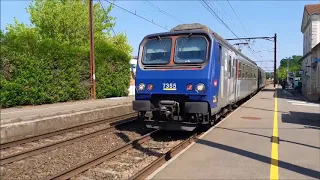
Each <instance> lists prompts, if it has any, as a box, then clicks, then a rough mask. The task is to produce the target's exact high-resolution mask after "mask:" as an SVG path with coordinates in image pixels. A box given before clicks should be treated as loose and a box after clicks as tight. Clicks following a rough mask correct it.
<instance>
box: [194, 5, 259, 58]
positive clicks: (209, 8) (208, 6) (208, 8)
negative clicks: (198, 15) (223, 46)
mask: <svg viewBox="0 0 320 180" xmlns="http://www.w3.org/2000/svg"><path fill="white" fill-rule="evenodd" d="M200 3H201V4H202V6H203V7H204V8H206V9H207V10H208V11H209V12H210V14H212V15H213V16H214V17H215V18H216V19H218V20H219V21H220V22H221V23H222V24H223V25H224V26H225V27H226V28H227V29H229V31H230V32H231V33H232V34H233V35H234V36H236V37H237V38H239V37H238V35H237V34H236V33H235V32H234V31H233V30H232V29H231V28H230V27H229V26H228V25H227V24H226V23H225V22H224V21H223V20H222V19H221V18H220V17H219V16H218V14H217V13H216V12H215V11H214V10H213V9H212V8H211V7H210V5H209V4H208V3H207V2H206V1H205V0H202V1H200ZM240 41H241V40H240ZM246 47H247V46H246ZM247 48H248V50H249V51H250V52H251V53H252V54H253V55H254V56H255V57H256V58H257V59H259V58H258V57H257V56H256V54H254V53H253V52H252V49H251V48H250V47H247Z"/></svg>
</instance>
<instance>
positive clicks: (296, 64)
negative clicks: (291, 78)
mask: <svg viewBox="0 0 320 180" xmlns="http://www.w3.org/2000/svg"><path fill="white" fill-rule="evenodd" d="M301 58H302V56H297V55H293V56H292V57H286V58H284V59H282V60H281V61H280V66H279V68H278V69H277V74H278V77H279V79H285V78H286V77H287V73H288V71H289V72H294V73H295V74H296V75H298V74H299V70H300V69H301ZM288 64H289V69H288Z"/></svg>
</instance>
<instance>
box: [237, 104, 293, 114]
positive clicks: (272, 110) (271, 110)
mask: <svg viewBox="0 0 320 180" xmlns="http://www.w3.org/2000/svg"><path fill="white" fill-rule="evenodd" d="M241 108H248V109H257V110H262V111H270V112H274V109H264V108H256V107H250V106H241ZM277 112H280V113H288V112H284V111H277Z"/></svg>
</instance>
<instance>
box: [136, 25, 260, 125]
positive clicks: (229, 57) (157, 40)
mask: <svg viewBox="0 0 320 180" xmlns="http://www.w3.org/2000/svg"><path fill="white" fill-rule="evenodd" d="M135 85H136V92H135V100H134V101H133V102H132V103H133V110H135V111H137V112H139V116H140V117H141V118H143V119H144V121H145V122H146V125H147V127H149V128H163V129H167V130H187V131H192V130H193V129H195V128H196V127H197V126H199V125H200V124H208V125H210V124H214V122H215V121H216V120H217V119H218V118H219V117H220V116H221V115H223V114H225V113H226V111H228V108H230V107H231V106H232V105H234V104H235V103H237V102H238V101H240V100H242V99H244V98H246V97H248V96H251V95H252V94H254V93H256V92H257V91H259V90H260V89H261V88H263V87H264V85H265V72H264V71H263V70H262V69H261V68H259V67H258V66H257V64H256V63H255V62H254V61H252V60H250V59H249V58H248V57H247V56H245V55H244V54H243V53H241V52H239V51H238V50H237V49H235V48H234V47H233V46H232V45H231V44H229V43H228V42H227V41H226V40H224V39H223V38H222V37H220V36H219V35H218V34H217V33H215V32H213V31H212V30H211V29H210V28H208V27H207V26H205V25H202V24H199V23H195V24H182V25H178V26H176V27H174V28H173V29H171V31H170V32H165V33H157V34H150V35H147V36H146V37H145V38H144V39H143V40H142V42H141V44H140V47H139V55H138V62H137V66H136V79H135Z"/></svg>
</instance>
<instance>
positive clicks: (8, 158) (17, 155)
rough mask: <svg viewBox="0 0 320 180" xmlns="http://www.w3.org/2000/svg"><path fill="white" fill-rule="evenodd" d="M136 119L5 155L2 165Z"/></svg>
mask: <svg viewBox="0 0 320 180" xmlns="http://www.w3.org/2000/svg"><path fill="white" fill-rule="evenodd" d="M134 120H135V119H131V120H126V121H121V122H119V123H118V124H116V125H114V126H110V127H107V128H103V129H100V130H98V131H94V132H90V133H86V134H83V135H80V136H76V137H73V138H70V139H66V140H63V141H58V142H56V143H52V144H48V145H45V146H41V147H38V148H34V149H30V150H28V151H22V152H19V153H15V154H12V155H9V156H6V157H3V158H1V159H0V165H4V164H8V163H11V162H14V161H19V160H21V159H25V158H28V157H31V156H35V155H38V154H41V153H44V152H48V151H50V150H54V149H57V148H59V147H62V146H66V145H69V144H72V143H75V142H78V141H83V140H86V139H89V138H92V137H95V136H99V135H101V134H104V133H107V132H109V131H112V130H114V129H115V128H116V127H117V126H119V125H123V124H126V123H129V122H132V121H134Z"/></svg>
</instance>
